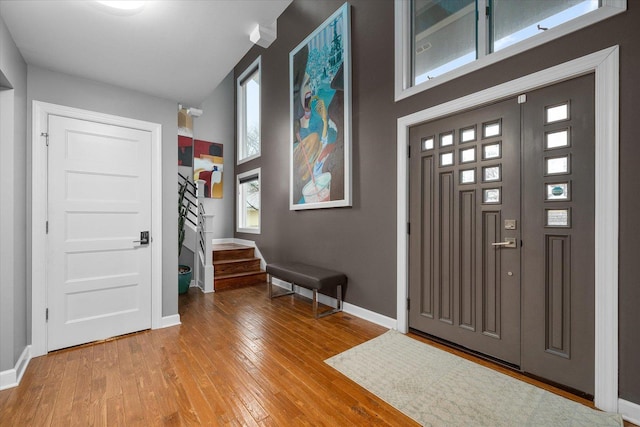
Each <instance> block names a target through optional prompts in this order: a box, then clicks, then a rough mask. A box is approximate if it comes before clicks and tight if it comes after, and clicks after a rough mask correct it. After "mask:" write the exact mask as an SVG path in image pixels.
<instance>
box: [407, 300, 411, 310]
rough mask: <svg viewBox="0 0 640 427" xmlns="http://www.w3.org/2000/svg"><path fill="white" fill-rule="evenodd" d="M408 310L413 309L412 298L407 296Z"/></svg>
mask: <svg viewBox="0 0 640 427" xmlns="http://www.w3.org/2000/svg"><path fill="white" fill-rule="evenodd" d="M407 310H411V300H410V299H409V298H407Z"/></svg>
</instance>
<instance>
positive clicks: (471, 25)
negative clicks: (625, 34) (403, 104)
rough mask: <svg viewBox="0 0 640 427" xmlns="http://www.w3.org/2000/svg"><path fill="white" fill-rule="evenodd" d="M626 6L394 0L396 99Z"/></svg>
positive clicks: (571, 1) (589, 0)
mask: <svg viewBox="0 0 640 427" xmlns="http://www.w3.org/2000/svg"><path fill="white" fill-rule="evenodd" d="M626 8H627V0H395V15H396V17H395V26H396V30H395V33H396V83H395V90H396V101H398V100H400V99H403V98H406V97H407V96H411V95H413V94H415V93H418V92H420V91H422V90H425V89H428V88H430V87H433V86H435V85H438V84H440V83H444V82H446V81H449V80H451V79H454V78H456V77H459V76H462V75H464V74H467V73H469V72H472V71H474V70H477V69H479V68H482V67H485V66H487V65H490V64H492V63H495V62H497V61H501V60H503V59H505V58H508V57H510V56H513V55H515V54H518V53H520V52H523V51H526V50H529V49H531V48H533V47H536V46H539V45H541V44H543V43H546V42H548V41H551V40H554V39H556V38H559V37H561V36H564V35H566V34H569V33H571V32H574V31H576V30H579V29H581V28H584V27H587V26H589V25H592V24H594V23H596V22H599V21H602V20H604V19H606V18H609V17H611V16H614V15H616V14H618V13H621V12H624V11H625V10H626Z"/></svg>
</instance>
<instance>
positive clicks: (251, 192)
mask: <svg viewBox="0 0 640 427" xmlns="http://www.w3.org/2000/svg"><path fill="white" fill-rule="evenodd" d="M236 188H237V197H236V200H237V201H238V205H237V212H238V215H237V225H236V231H237V232H239V233H253V234H260V217H261V215H260V168H257V169H253V170H250V171H248V172H244V173H241V174H239V175H238V176H237V177H236Z"/></svg>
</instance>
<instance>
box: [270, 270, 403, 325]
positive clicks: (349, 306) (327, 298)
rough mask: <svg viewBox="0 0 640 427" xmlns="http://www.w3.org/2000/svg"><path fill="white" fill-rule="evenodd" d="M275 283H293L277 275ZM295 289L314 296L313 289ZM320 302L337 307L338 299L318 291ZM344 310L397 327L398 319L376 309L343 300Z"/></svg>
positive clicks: (300, 293)
mask: <svg viewBox="0 0 640 427" xmlns="http://www.w3.org/2000/svg"><path fill="white" fill-rule="evenodd" d="M272 280H273V284H274V285H276V286H279V287H281V288H284V289H287V290H288V289H291V284H290V283H289V282H285V281H284V280H280V279H278V278H277V277H274V278H272ZM294 290H295V292H296V293H297V294H299V295H302V296H303V297H306V298H309V299H311V298H313V291H312V290H311V289H307V288H302V287H300V286H295V287H294ZM318 302H319V303H321V304H324V305H328V306H330V307H334V308H335V307H336V306H337V304H338V301H337V300H336V299H335V298H332V297H330V296H327V295H323V294H321V293H318ZM342 311H344V312H345V313H347V314H350V315H352V316H356V317H359V318H361V319H364V320H367V321H369V322H371V323H375V324H376V325H380V326H384V327H385V328H388V329H395V328H396V324H397V323H396V319H392V318H390V317H387V316H383V315H382V314H379V313H376V312H375V311H371V310H367V309H366V308H362V307H359V306H357V305H353V304H349V303H348V302H344V301H343V302H342Z"/></svg>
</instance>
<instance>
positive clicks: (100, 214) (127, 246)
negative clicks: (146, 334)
mask: <svg viewBox="0 0 640 427" xmlns="http://www.w3.org/2000/svg"><path fill="white" fill-rule="evenodd" d="M48 121H49V126H48V129H49V131H48V133H49V148H48V156H49V158H48V187H49V188H48V227H49V232H48V242H47V246H48V247H47V253H48V257H47V271H48V274H47V282H48V284H47V307H48V323H47V350H48V351H52V350H56V349H60V348H65V347H69V346H73V345H78V344H83V343H87V342H91V341H95V340H100V339H105V338H109V337H112V336H116V335H121V334H125V333H130V332H135V331H139V330H143V329H148V328H150V327H151V248H150V245H149V244H145V243H144V242H142V243H141V242H136V241H139V240H141V232H143V231H147V232H149V235H150V232H151V132H148V131H142V130H137V129H130V128H126V127H120V126H113V125H105V124H101V123H95V122H91V121H86V120H79V119H72V118H67V117H60V116H55V115H49V120H48ZM149 240H150V237H149Z"/></svg>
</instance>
